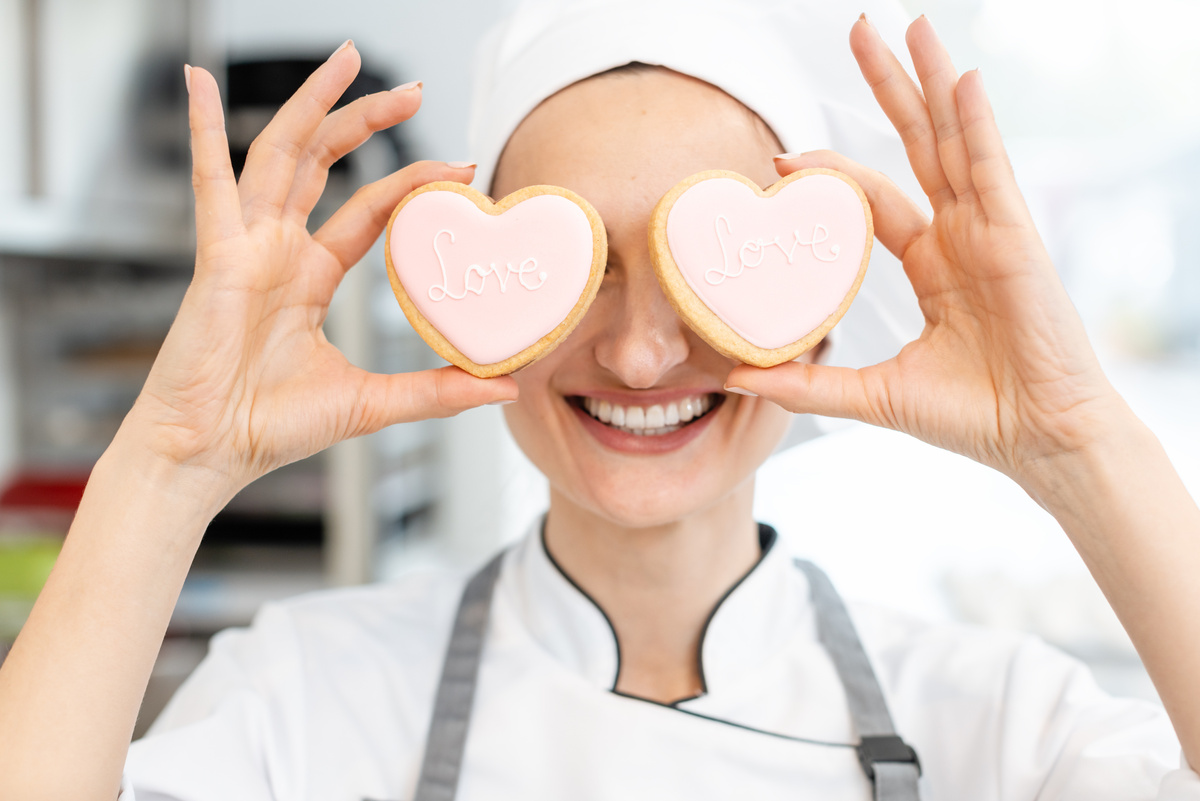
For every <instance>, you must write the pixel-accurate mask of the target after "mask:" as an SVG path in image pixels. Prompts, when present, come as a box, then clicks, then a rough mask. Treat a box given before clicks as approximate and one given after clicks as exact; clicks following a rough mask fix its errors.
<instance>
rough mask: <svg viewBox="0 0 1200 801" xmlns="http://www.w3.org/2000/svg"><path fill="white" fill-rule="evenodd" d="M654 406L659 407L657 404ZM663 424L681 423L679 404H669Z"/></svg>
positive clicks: (674, 424) (673, 424) (675, 424)
mask: <svg viewBox="0 0 1200 801" xmlns="http://www.w3.org/2000/svg"><path fill="white" fill-rule="evenodd" d="M654 408H656V409H657V408H658V407H657V406H655V407H654ZM663 425H665V426H677V425H679V406H678V405H677V404H674V403H668V404H667V413H666V415H665V417H664V418H663Z"/></svg>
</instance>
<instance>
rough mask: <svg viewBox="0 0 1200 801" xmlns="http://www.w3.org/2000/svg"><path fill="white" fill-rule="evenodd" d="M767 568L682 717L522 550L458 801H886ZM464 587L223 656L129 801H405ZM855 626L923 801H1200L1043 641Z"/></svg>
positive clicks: (1154, 723)
mask: <svg viewBox="0 0 1200 801" xmlns="http://www.w3.org/2000/svg"><path fill="white" fill-rule="evenodd" d="M767 544H768V547H767V549H766V552H765V553H764V555H763V558H762V559H761V561H760V562H759V563H758V565H757V566H756V567H755V568H754V569H753V570H752V571H751V572H750V573H749V574H748V575H747V576H746V577H745V578H744V579H743V580H742V581H741V582H739V583H738V584H737V585H736V586H735V587H734V588H733V589H732V590H731V591H730V593H729V594H728V595H727V596H726V597H725V598H724V600H723V601H722V602H721V603H720V605H719V606H718V607H717V609H716V610H715V612H714V614H713V616H712V618H711V620H710V622H709V624H708V626H707V628H706V630H705V632H704V636H703V641H702V646H701V667H702V670H703V680H704V692H703V693H702V694H701V695H700V696H698V697H696V698H693V699H690V700H686V701H683V702H680V703H677V704H674V705H671V706H667V705H663V704H659V703H654V702H649V701H644V700H640V699H636V698H631V697H626V696H623V695H620V694H618V693H616V692H614V690H613V688H614V685H615V682H616V677H617V673H618V670H619V664H620V653H619V647H618V643H617V641H616V638H615V636H614V633H613V630H612V627H611V626H610V624H609V623H608V620H607V618H606V617H605V615H604V613H603V612H602V611H601V610H600V608H599V607H597V606H596V605H595V603H594V602H593V601H591V600H590V599H589V598H588V597H587V596H586V595H585V594H584V593H583V592H582V591H581V590H580V589H579V588H578V587H576V586H575V585H574V584H573V583H572V581H571V580H570V579H569V578H568V577H567V576H566V575H564V573H563V572H562V571H561V570H560V569H559V568H558V567H557V566H556V565H555V564H554V562H553V561H552V560H551V559H550V558H549V556H548V555H547V553H546V551H545V548H544V545H543V542H542V539H541V537H540V536H539V535H538V534H536V533H534V534H531V535H530V536H529V537H527V538H526V539H525V540H524V541H523V542H521V543H520V544H519V545H518V546H517V547H515V548H514V549H513V550H512V551H511V552H510V553H509V554H508V555H507V556H506V557H505V559H504V563H503V568H502V571H501V574H500V578H499V582H498V584H497V587H496V595H495V603H494V606H493V609H492V618H491V623H490V627H489V630H488V634H487V640H486V645H485V648H484V654H483V663H482V669H481V672H480V677H479V686H478V691H477V694H476V697H475V702H474V712H473V716H472V720H471V729H470V736H469V739H468V741H467V746H466V754H465V766H464V772H463V776H462V779H461V782H460V784H459V792H458V798H459V799H462V800H463V801H501V800H504V801H508V800H510V799H511V800H512V801H516V799H520V800H521V801H531V800H534V801H538V800H541V799H545V801H551V799H553V801H563V799H572V800H573V801H588V800H589V799H596V800H597V801H599V799H621V801H627V800H628V799H643V798H644V799H656V800H657V799H671V798H686V799H710V798H711V799H722V801H727V799H731V798H738V799H742V798H744V799H785V798H786V799H789V801H792V800H794V799H796V798H813V799H821V801H842V800H843V799H845V800H846V801H849V800H850V799H853V800H854V801H867V799H870V798H871V787H870V785H869V783H868V782H867V780H866V779H865V777H864V775H863V772H862V770H861V769H860V767H859V765H858V762H857V758H856V755H855V752H854V751H853V750H852V749H851V748H849V747H846V746H847V745H850V744H853V743H854V742H856V739H857V738H856V736H855V733H854V731H853V727H852V724H851V722H850V718H849V713H848V710H847V705H846V698H845V693H844V691H843V689H842V685H841V683H840V681H839V679H838V675H837V673H836V671H835V669H834V666H833V664H832V662H831V661H830V658H829V656H828V654H827V653H826V651H825V650H824V648H823V647H822V646H821V645H820V644H819V643H818V642H817V637H816V621H815V618H814V612H813V608H812V606H811V604H810V602H809V599H808V586H807V580H806V579H805V577H804V575H803V574H802V573H801V572H800V570H798V569H797V568H796V567H795V566H794V564H793V562H792V559H791V557H790V556H789V555H788V554H787V553H786V552H785V549H784V548H783V547H782V546H779V545H774V544H773V538H770V540H769V541H768V543H767ZM465 579H466V577H465V576H461V575H454V574H433V573H431V574H427V575H421V576H417V577H405V578H404V580H403V581H401V582H398V583H395V584H386V585H376V586H369V587H362V588H353V589H346V590H335V591H326V592H319V593H315V594H311V595H306V596H302V597H300V598H296V599H293V600H289V601H285V602H282V603H275V604H269V605H267V606H265V607H264V608H263V609H262V611H261V612H260V613H259V614H258V616H257V617H256V618H255V621H254V623H253V625H252V626H251V627H250V628H248V629H244V630H231V631H227V632H224V633H222V634H219V635H218V636H217V637H216V638H214V640H213V643H212V647H211V649H210V653H209V655H208V657H207V658H206V659H205V661H204V662H203V663H202V664H201V665H200V667H199V668H197V670H196V672H195V673H194V674H193V676H192V677H191V678H190V679H189V680H188V681H187V682H186V683H185V685H184V686H183V687H182V689H181V690H180V691H179V693H178V694H177V695H176V696H175V698H174V699H173V700H172V701H171V703H170V705H169V706H168V707H167V709H166V710H165V711H164V713H163V714H162V716H161V717H160V718H159V720H158V721H157V722H156V723H155V725H154V726H153V728H152V729H151V731H150V733H149V734H148V735H147V736H146V737H145V738H144V739H142V740H140V741H138V742H136V743H134V744H133V745H132V747H131V749H130V752H129V758H128V761H127V763H126V771H125V777H124V781H123V785H122V794H121V797H120V798H121V801H134V800H135V799H136V800H137V801H163V799H180V801H241V800H242V799H245V801H268V799H274V800H276V801H362V799H364V798H366V799H378V800H379V801H407V799H410V798H411V796H412V793H413V789H414V787H415V785H416V781H417V775H418V773H419V771H420V764H421V758H422V755H423V749H424V741H425V735H426V730H427V728H428V726H429V718H430V715H431V711H432V706H433V698H434V692H435V688H436V686H437V681H438V677H439V674H440V669H441V663H442V656H443V650H444V648H445V646H446V643H447V641H448V639H449V634H450V629H451V624H452V621H453V617H454V613H455V610H456V608H457V605H458V600H459V594H460V592H461V590H462V587H463V586H464V583H465ZM851 614H852V617H853V619H854V621H855V624H856V626H857V628H858V631H859V634H860V636H861V638H862V640H863V643H864V645H865V647H866V651H867V653H868V654H869V655H870V657H871V661H872V663H873V664H874V666H875V669H876V672H877V674H878V677H879V680H880V683H881V685H882V687H883V689H884V693H885V695H886V697H887V701H888V704H889V705H890V708H891V712H892V716H893V718H894V720H895V722H896V727H897V730H898V732H899V733H900V735H901V736H902V737H903V738H904V739H905V740H906V741H907V742H908V743H910V744H911V745H913V746H914V747H915V748H916V750H917V753H918V754H919V755H920V760H921V764H922V768H923V775H922V777H921V779H920V789H921V794H922V798H923V799H924V801H992V800H993V799H994V800H995V801H1001V800H1002V799H1003V800H1004V801H1008V800H1009V799H1011V800H1012V801H1016V799H1023V800H1025V799H1079V801H1107V800H1109V799H1111V801H1118V799H1119V800H1120V801H1130V800H1131V799H1151V798H1158V799H1164V801H1165V800H1167V799H1171V800H1173V801H1183V800H1184V799H1200V777H1198V776H1197V775H1196V774H1195V773H1194V772H1192V771H1191V770H1189V769H1186V767H1185V768H1184V769H1175V770H1173V769H1172V768H1173V766H1174V765H1176V764H1178V762H1179V754H1180V751H1179V745H1178V742H1177V740H1176V738H1175V735H1174V733H1173V731H1172V729H1171V727H1170V725H1169V723H1168V721H1167V719H1166V716H1165V715H1164V714H1163V712H1162V711H1161V710H1160V709H1158V708H1157V707H1155V706H1154V705H1152V704H1147V703H1144V702H1139V701H1132V700H1124V699H1115V698H1111V697H1108V696H1107V695H1106V694H1104V693H1103V692H1102V691H1101V690H1100V689H1099V688H1098V687H1097V686H1096V684H1095V683H1094V681H1093V680H1092V678H1091V676H1090V674H1089V673H1088V671H1087V669H1086V668H1084V667H1083V666H1082V665H1080V664H1079V663H1078V662H1076V661H1074V660H1072V659H1070V658H1068V657H1067V656H1065V655H1063V654H1062V653H1059V652H1058V651H1056V650H1054V649H1052V648H1050V647H1048V646H1047V645H1045V644H1044V643H1042V642H1041V641H1039V640H1037V639H1034V638H1032V637H1029V636H1025V635H1020V634H1013V633H1001V632H995V631H985V630H981V629H978V628H972V627H967V626H950V625H930V624H926V623H923V622H919V621H916V620H912V619H909V618H907V617H903V616H900V615H898V614H896V613H893V612H888V611H883V610H880V609H876V608H869V607H862V606H853V605H852V606H851ZM805 740H808V741H816V742H806V741H805ZM821 743H828V744H821Z"/></svg>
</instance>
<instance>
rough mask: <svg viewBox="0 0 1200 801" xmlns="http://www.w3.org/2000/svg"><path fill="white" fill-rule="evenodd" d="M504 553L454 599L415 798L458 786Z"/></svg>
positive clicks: (441, 798) (437, 797)
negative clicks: (457, 598)
mask: <svg viewBox="0 0 1200 801" xmlns="http://www.w3.org/2000/svg"><path fill="white" fill-rule="evenodd" d="M505 553H506V551H501V552H500V553H499V554H497V555H496V556H495V557H494V558H493V559H492V561H490V562H488V563H487V564H486V565H484V566H483V568H481V569H480V571H479V572H478V573H476V574H475V575H474V576H473V577H472V578H471V580H470V581H468V582H467V586H466V589H464V590H463V594H462V600H460V601H459V603H458V614H457V615H456V616H455V618H454V628H453V630H452V631H451V634H450V644H449V645H448V646H446V659H445V661H444V662H443V663H442V678H441V681H440V682H439V683H438V689H437V697H436V698H435V699H434V702H433V718H432V719H431V720H430V721H429V734H428V736H427V737H426V738H425V760H424V762H423V763H422V764H421V777H420V778H419V779H418V780H417V790H416V793H415V794H414V795H413V801H454V796H455V793H456V792H457V791H458V777H459V774H460V773H461V772H462V759H463V751H464V750H465V749H466V745H467V730H468V728H469V727H470V725H471V704H472V703H473V701H474V700H475V685H476V684H477V683H478V680H479V665H480V663H481V662H482V657H483V641H484V638H485V636H486V635H487V625H488V618H489V617H490V616H491V611H492V595H493V590H494V589H495V587H496V579H497V578H499V576H500V564H501V562H503V560H504V554H505Z"/></svg>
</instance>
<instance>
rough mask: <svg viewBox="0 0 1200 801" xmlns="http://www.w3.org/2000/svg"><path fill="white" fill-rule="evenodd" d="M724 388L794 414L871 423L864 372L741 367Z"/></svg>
mask: <svg viewBox="0 0 1200 801" xmlns="http://www.w3.org/2000/svg"><path fill="white" fill-rule="evenodd" d="M725 389H726V390H728V391H732V392H737V391H739V390H741V391H742V392H743V393H753V394H754V395H758V396H759V397H761V398H765V399H766V400H769V401H771V402H772V403H774V404H776V405H777V406H782V407H783V408H784V409H787V410H788V411H790V412H795V413H797V414H819V415H822V416H824V417H846V418H850V419H852V420H859V421H861V422H864V423H875V424H876V425H878V423H877V422H876V417H877V415H876V414H874V413H873V411H872V410H873V406H872V404H871V403H870V402H869V394H868V391H867V384H866V382H865V381H864V371H861V370H855V369H853V368H850V367H830V366H828V365H823V364H808V363H805V362H785V363H784V364H778V365H775V366H774V367H767V368H759V367H751V366H750V365H747V364H741V365H738V366H737V367H735V368H733V370H732V371H731V372H730V373H729V376H728V377H727V378H726V379H725Z"/></svg>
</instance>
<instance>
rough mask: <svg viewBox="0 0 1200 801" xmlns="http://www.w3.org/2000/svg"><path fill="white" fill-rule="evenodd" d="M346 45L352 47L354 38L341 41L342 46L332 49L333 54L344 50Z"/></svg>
mask: <svg viewBox="0 0 1200 801" xmlns="http://www.w3.org/2000/svg"><path fill="white" fill-rule="evenodd" d="M347 47H354V40H353V39H347V40H346V41H344V42H342V46H341V47H339V48H338V49H337V50H334V51H333V56H336V55H337V54H338V53H340V52H342V51H343V50H345V49H346V48H347ZM333 56H330V58H333Z"/></svg>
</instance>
